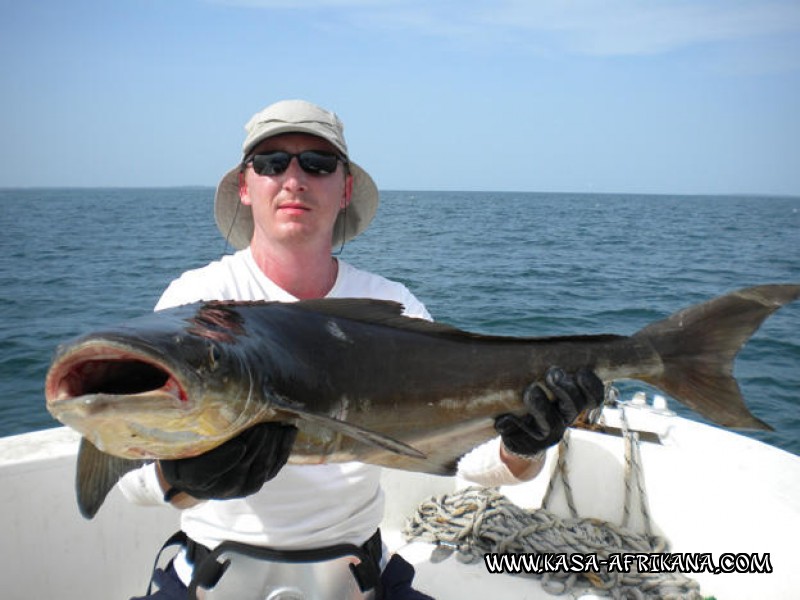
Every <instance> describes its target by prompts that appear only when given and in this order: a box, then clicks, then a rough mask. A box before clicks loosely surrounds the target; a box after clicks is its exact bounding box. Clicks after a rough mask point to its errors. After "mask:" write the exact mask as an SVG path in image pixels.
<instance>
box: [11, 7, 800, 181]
mask: <svg viewBox="0 0 800 600" xmlns="http://www.w3.org/2000/svg"><path fill="white" fill-rule="evenodd" d="M0 86H2V94H0V106H1V107H2V110H0V136H1V137H0V152H1V153H2V154H1V155H0V159H1V160H0V186H1V187H13V186H112V185H113V186H170V185H215V184H216V182H217V180H218V178H219V177H220V176H221V175H222V174H223V172H224V171H225V170H226V169H227V168H229V167H230V166H232V165H233V164H235V163H236V161H237V160H238V159H239V152H240V145H241V141H242V139H243V129H242V127H243V125H244V123H245V122H246V121H247V120H248V119H249V117H250V116H251V115H252V114H253V113H254V112H256V111H257V110H259V109H260V108H262V107H263V106H265V105H266V104H269V103H271V102H272V101H275V100H279V99H283V98H305V99H308V100H311V101H314V102H317V103H320V104H322V105H324V106H326V107H328V108H331V109H333V110H335V111H336V112H337V113H339V115H340V116H341V117H342V119H343V120H344V122H345V124H346V134H347V138H348V143H349V145H350V149H351V155H352V157H353V158H354V159H355V160H356V161H357V162H359V163H360V164H362V166H364V167H366V168H367V170H368V171H370V173H371V174H372V175H373V177H374V178H375V179H376V181H377V182H378V185H379V187H381V188H382V189H404V190H494V191H517V190H518V191H565V192H621V193H627V192H631V193H674V194H693V193H698V194H712V193H721V194H724V193H764V194H790V195H800V1H798V0H776V1H771V0H691V1H684V0H675V1H671V2H657V1H654V0H650V1H644V0H640V1H633V0H607V1H599V0H570V1H569V2H567V1H564V0H561V1H557V0H538V1H537V0H496V1H489V0H485V1H479V0H458V1H450V0H441V1H434V0H295V1H292V0H263V1H259V0H71V1H69V2H65V1H63V0H31V1H24V0H11V1H9V0H0Z"/></svg>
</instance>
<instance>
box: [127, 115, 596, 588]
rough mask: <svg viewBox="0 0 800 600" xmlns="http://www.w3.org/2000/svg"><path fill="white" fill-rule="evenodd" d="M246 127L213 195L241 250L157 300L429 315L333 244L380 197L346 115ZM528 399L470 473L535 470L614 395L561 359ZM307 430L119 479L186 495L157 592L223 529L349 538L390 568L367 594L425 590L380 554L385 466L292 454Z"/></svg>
mask: <svg viewBox="0 0 800 600" xmlns="http://www.w3.org/2000/svg"><path fill="white" fill-rule="evenodd" d="M245 130H246V132H247V136H246V139H245V142H244V145H243V159H242V161H241V162H240V163H239V165H237V166H236V167H235V168H233V169H232V170H230V171H229V172H228V173H227V174H226V175H225V176H224V177H223V178H222V180H221V182H220V184H219V186H218V188H217V193H216V198H215V215H216V220H217V225H218V227H219V229H220V231H221V232H222V234H223V235H224V236H225V237H226V239H227V240H229V242H230V243H231V244H232V245H233V246H234V247H235V248H237V249H238V252H236V253H235V254H233V255H231V256H225V257H223V258H222V259H221V260H219V261H216V262H213V263H211V264H209V265H207V266H206V267H204V268H201V269H198V270H195V271H189V272H187V273H184V274H183V275H182V276H181V277H180V278H178V279H177V280H175V281H173V282H172V283H171V284H170V286H169V287H168V288H167V290H166V291H165V292H164V294H163V296H162V297H161V299H160V301H159V302H158V305H157V306H156V310H159V309H163V308H167V307H170V306H175V305H180V304H186V303H190V302H196V301H199V300H277V301H282V302H292V301H296V300H299V299H309V298H324V297H369V298H376V299H385V300H394V301H397V302H400V303H401V304H403V306H404V307H405V314H407V315H409V316H413V317H418V318H424V319H430V315H429V314H428V311H427V310H426V309H425V307H424V306H423V304H422V303H421V302H420V301H419V300H417V299H416V298H415V297H414V296H413V295H412V294H411V292H409V290H408V289H406V288H405V286H403V285H401V284H399V283H396V282H392V281H389V280H387V279H384V278H383V277H380V276H378V275H375V274H372V273H367V272H364V271H360V270H358V269H356V268H355V267H353V266H351V265H349V264H348V263H346V262H345V261H342V260H339V259H336V258H334V257H333V256H332V255H331V248H332V247H333V248H336V247H339V246H340V245H341V244H343V243H344V242H346V241H347V240H350V239H352V238H354V237H355V236H356V235H358V234H359V233H361V232H362V231H364V230H365V229H366V228H367V226H368V225H369V223H370V221H371V220H372V218H373V216H374V215H375V212H376V210H377V205H378V190H377V187H376V186H375V183H374V182H373V180H372V178H371V177H370V176H369V175H368V174H367V173H366V171H364V170H363V169H362V168H361V167H360V166H359V165H357V164H356V163H354V162H353V161H351V160H350V156H349V153H348V149H347V145H346V143H345V139H344V134H343V125H342V123H341V121H340V120H339V118H338V117H337V116H336V115H335V114H333V113H331V112H328V111H326V110H324V109H322V108H320V107H318V106H315V105H313V104H310V103H308V102H304V101H299V100H290V101H283V102H278V103H276V104H273V105H271V106H268V107H267V108H265V109H264V110H262V111H261V112H259V113H257V114H256V115H255V116H254V117H253V118H252V119H251V120H250V121H249V122H248V123H247V125H246V126H245ZM548 396H550V397H551V398H553V400H550V399H549V398H548ZM524 400H525V402H526V404H527V405H528V406H529V407H530V408H531V412H532V414H534V413H535V414H544V415H545V418H544V419H539V420H537V419H534V418H533V416H530V417H526V418H518V417H515V416H512V415H504V416H501V417H499V418H498V419H497V422H496V428H497V430H498V432H499V433H500V434H501V436H502V443H501V442H500V440H499V439H497V440H495V441H493V442H490V443H489V444H486V445H485V446H484V447H480V448H479V449H476V450H475V451H473V452H472V453H470V454H469V455H467V457H465V458H464V459H462V464H461V468H460V472H461V474H462V475H465V476H466V477H468V478H470V479H472V480H475V481H477V482H479V483H486V484H492V485H494V484H498V483H510V482H514V481H519V480H522V479H530V478H532V477H534V476H535V475H536V474H537V473H538V471H539V470H540V469H541V465H542V460H541V459H542V456H543V454H542V451H543V450H544V449H545V448H547V447H548V446H550V445H552V444H554V443H556V442H557V441H558V440H559V439H560V438H561V436H562V434H563V432H564V430H565V428H566V427H567V426H568V425H569V424H570V423H571V422H572V420H573V419H574V418H575V416H576V415H577V414H578V413H579V412H580V411H581V410H582V409H583V408H585V407H587V406H596V405H597V404H599V402H600V401H601V400H602V384H601V383H600V382H599V380H597V378H596V377H595V376H594V375H593V374H591V373H579V374H576V375H575V376H567V375H566V374H564V373H563V372H561V371H560V370H558V369H552V370H551V371H550V373H548V377H547V381H546V382H543V383H541V384H539V385H532V386H531V388H529V390H528V392H527V393H526V394H525V399H524ZM295 434H296V429H295V428H294V427H293V426H291V425H285V424H280V423H269V424H262V425H258V426H256V427H254V428H252V429H250V430H248V431H247V432H245V433H244V434H242V435H240V436H239V437H237V438H235V439H233V440H231V441H230V442H228V443H226V444H224V445H222V446H220V447H219V448H216V449H215V450H212V451H210V452H209V453H207V454H204V455H202V456H199V457H196V458H192V459H185V460H179V461H160V462H158V463H156V464H154V465H149V466H147V467H144V468H143V469H140V470H139V471H136V472H133V473H130V474H128V475H127V476H126V477H125V478H124V479H123V480H122V481H121V482H120V487H121V489H122V491H123V493H124V494H125V495H126V497H128V498H129V499H130V500H131V501H133V502H137V503H144V504H147V503H150V504H158V503H165V502H169V503H171V504H172V505H174V506H176V507H178V508H182V509H184V510H183V512H182V514H181V528H182V530H183V532H185V534H186V535H187V536H188V538H189V541H186V542H185V547H184V548H183V549H182V550H181V551H180V552H179V554H178V556H177V557H176V558H175V559H174V561H172V562H171V563H170V566H169V568H168V569H167V571H162V570H158V571H157V572H156V580H157V581H156V583H157V584H158V586H159V588H160V589H159V591H158V592H156V593H155V594H152V595H149V596H147V598H151V599H154V600H155V599H158V600H167V599H171V598H185V597H186V593H187V592H186V585H187V584H189V583H190V581H191V579H192V576H193V572H194V575H195V576H197V571H198V569H199V565H200V564H201V562H202V561H203V559H204V558H205V557H206V556H207V555H208V553H209V551H210V550H213V549H214V548H216V547H218V546H219V545H220V544H222V543H223V542H225V541H234V542H239V543H244V544H249V545H251V546H253V547H255V548H269V549H271V550H270V551H273V550H274V551H276V552H278V553H284V554H282V555H281V556H284V557H290V556H294V554H292V553H293V552H296V551H303V552H306V554H305V555H304V556H305V557H306V558H307V557H308V552H311V556H312V557H313V552H314V551H315V550H318V549H320V548H323V549H327V548H330V547H331V546H335V545H339V544H349V545H352V546H353V547H356V548H360V549H362V550H364V552H365V553H366V556H367V559H365V560H366V561H367V562H370V561H371V562H374V566H375V567H376V568H377V569H378V570H380V569H381V568H383V573H382V576H380V581H378V580H374V578H373V580H372V581H367V582H366V583H365V582H363V581H360V582H359V587H361V588H363V589H364V591H365V595H364V596H363V597H364V598H366V597H370V596H369V594H371V593H374V592H375V591H376V590H377V591H379V593H380V594H382V597H384V598H386V599H387V600H392V599H400V598H403V599H409V600H412V599H415V598H419V599H422V598H427V596H425V595H424V594H421V593H419V592H416V591H414V590H413V589H412V588H411V585H410V581H411V577H412V575H413V569H411V567H410V565H408V564H407V563H404V561H402V559H400V557H392V559H391V560H388V557H384V556H383V555H382V554H383V551H382V548H381V544H380V538H379V536H378V535H376V531H377V527H378V524H379V522H380V521H381V518H382V512H383V497H382V492H381V490H380V485H379V477H380V469H379V468H378V467H375V466H372V465H366V464H361V463H347V464H331V465H315V466H296V465H286V466H284V465H285V463H286V461H287V459H288V456H289V453H290V451H291V446H292V443H293V441H294V437H295ZM322 554H326V553H322ZM320 556H321V555H320ZM326 556H327V554H326ZM287 560H288V559H287ZM387 561H388V564H387ZM307 562H308V561H307ZM311 562H312V563H314V561H311ZM319 562H320V563H323V562H324V561H323V560H320V561H319ZM297 568H299V569H307V572H306V573H305V574H304V575H303V577H304V578H305V579H306V580H307V583H308V584H309V585H313V584H314V582H313V581H308V580H313V579H314V578H315V577H316V575H315V574H314V573H315V571H313V568H312V567H308V566H303V567H297ZM333 568H339V567H333ZM264 569H267V566H266V564H265V566H264ZM232 571H235V569H232ZM376 572H378V571H376ZM282 576H289V575H288V571H286V572H284V573H283V575H282V574H281V573H278V574H276V575H274V577H273V576H270V577H272V579H275V581H270V582H269V584H268V585H273V584H274V585H275V586H278V585H280V584H281V581H278V579H280V578H281V577H282ZM347 576H348V577H349V574H348V575H347ZM225 577H231V576H229V575H225ZM222 581H225V580H222ZM259 585H261V584H259ZM267 589H271V588H267ZM309 589H311V588H309ZM257 591H258V590H257ZM264 595H265V594H263V593H262V595H261V596H259V597H264ZM336 595H337V594H336V591H334V590H331V591H330V596H331V597H335V596H336Z"/></svg>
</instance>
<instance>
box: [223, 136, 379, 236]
mask: <svg viewBox="0 0 800 600" xmlns="http://www.w3.org/2000/svg"><path fill="white" fill-rule="evenodd" d="M296 130H297V129H296V128H295V129H293V131H296ZM349 166H350V173H351V174H352V176H353V194H352V196H351V198H350V204H349V205H348V206H347V208H346V209H343V210H342V211H341V212H340V213H339V216H338V217H337V218H336V223H335V225H334V227H333V239H332V240H331V248H337V247H339V246H341V245H342V244H344V243H345V242H348V241H350V240H352V239H353V238H354V237H356V236H357V235H358V234H360V233H361V232H362V231H364V230H365V229H366V228H367V227H368V226H369V224H370V222H371V221H372V219H373V218H374V217H375V213H376V212H377V211H378V201H379V193H378V187H377V186H376V185H375V182H374V181H373V180H372V177H370V176H369V173H367V172H366V171H365V170H364V169H362V168H361V167H359V166H358V165H357V164H356V163H354V162H351V163H349ZM240 170H241V168H240V166H239V165H237V166H236V167H234V168H233V169H231V170H230V171H228V172H227V173H226V174H225V175H224V176H223V178H222V179H221V180H220V182H219V185H218V186H217V192H216V194H215V196H214V219H215V220H216V222H217V228H218V229H219V231H220V233H221V234H222V237H224V238H225V239H226V240H227V242H228V243H229V244H230V245H231V246H233V247H234V248H236V249H237V250H242V249H243V248H246V247H247V246H249V245H250V241H251V240H252V239H253V230H254V225H253V212H252V210H251V209H250V207H249V206H247V205H245V204H242V202H241V199H240V197H239V173H240Z"/></svg>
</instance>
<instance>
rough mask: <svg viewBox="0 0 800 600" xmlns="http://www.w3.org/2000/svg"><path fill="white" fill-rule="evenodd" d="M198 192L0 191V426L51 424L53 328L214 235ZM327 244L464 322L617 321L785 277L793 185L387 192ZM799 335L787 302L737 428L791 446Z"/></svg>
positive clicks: (150, 300) (798, 226) (754, 352)
mask: <svg viewBox="0 0 800 600" xmlns="http://www.w3.org/2000/svg"><path fill="white" fill-rule="evenodd" d="M212 203H213V190H212V189H210V188H170V189H43V190H36V189H30V190H27V189H26V190H0V231H2V237H0V435H11V434H16V433H22V432H26V431H32V430H37V429H44V428H49V427H54V426H57V425H58V424H57V423H56V422H55V421H54V420H53V419H52V418H51V417H50V416H49V414H48V413H47V411H46V410H45V406H44V397H43V391H42V390H43V382H44V377H45V373H46V371H47V368H48V365H49V362H50V359H51V357H52V354H53V351H54V350H55V348H56V346H57V345H58V344H59V343H61V342H64V341H66V340H68V339H70V338H71V337H73V336H76V335H79V334H81V333H84V332H87V331H90V330H92V329H95V328H97V327H101V326H104V325H107V324H110V323H114V322H118V321H121V320H124V319H127V318H130V317H134V316H137V315H139V314H141V313H143V312H146V311H150V310H152V307H153V305H154V304H155V302H156V300H157V299H158V297H159V295H160V293H161V291H162V290H163V289H164V287H165V286H166V285H167V284H168V282H169V281H170V280H171V279H173V278H174V277H177V276H178V275H179V274H180V273H181V272H182V271H184V270H186V269H190V268H194V267H199V266H202V265H204V264H206V263H207V262H209V261H211V260H214V259H215V258H217V257H219V256H220V255H221V254H223V253H226V252H230V251H231V249H230V248H228V247H226V244H225V242H224V240H223V239H222V238H221V237H220V235H219V234H218V232H217V230H216V227H215V226H214V223H213V217H212ZM341 257H342V258H343V259H345V260H348V261H350V262H352V263H353V264H355V265H356V266H359V267H361V268H365V269H368V270H373V271H376V272H379V273H381V274H383V275H385V276H387V277H389V278H392V279H397V280H400V281H402V282H404V283H406V284H407V285H408V286H409V287H410V288H411V289H412V290H413V291H414V292H415V294H416V295H417V296H418V297H419V298H420V299H421V300H422V301H423V302H425V303H426V305H427V306H428V308H429V310H430V311H431V313H432V314H433V316H434V318H436V319H437V320H438V321H443V322H447V323H451V324H453V325H456V326H458V327H462V328H465V329H468V330H472V331H476V332H482V333H494V334H503V335H524V336H547V335H563V334H584V333H585V334H590V333H620V334H631V333H633V332H635V331H636V330H637V329H639V328H641V327H643V326H644V325H646V324H648V323H649V322H651V321H653V320H656V319H660V318H663V317H665V316H667V315H669V314H671V313H672V312H674V311H676V310H678V309H681V308H684V307H686V306H688V305H690V304H693V303H696V302H701V301H703V300H706V299H709V298H711V297H713V296H716V295H719V294H722V293H725V292H727V291H730V290H733V289H736V288H739V287H744V286H748V285H754V284H759V283H777V282H794V283H797V282H800V198H787V197H776V198H773V197H733V196H714V197H710V196H702V197H691V196H677V197H673V196H637V195H614V194H603V195H595V194H547V193H502V192H470V193H464V192H399V191H387V192H383V193H382V203H381V207H380V210H379V213H378V216H377V217H376V220H375V221H374V223H373V225H372V226H371V227H370V229H369V230H367V232H365V233H364V234H362V235H361V236H360V237H359V238H357V239H356V240H354V241H352V242H350V243H349V244H347V245H346V246H345V248H344V249H343V251H342V253H341ZM799 334H800V302H796V303H795V304H793V305H790V306H787V307H785V308H784V309H782V310H781V311H779V312H778V313H776V314H775V315H773V316H772V317H771V318H770V319H769V320H767V322H766V323H765V324H764V326H763V327H762V328H761V330H759V332H757V333H756V335H755V336H754V337H753V339H752V340H751V341H750V342H749V343H748V344H747V345H746V346H745V347H744V349H743V350H742V352H741V353H740V355H739V358H738V359H737V362H736V365H735V370H734V373H735V375H736V377H737V379H738V380H739V382H740V385H741V387H742V390H743V393H744V395H745V398H746V399H747V401H748V404H749V406H750V407H751V410H752V411H753V412H754V413H755V414H756V415H757V416H758V417H760V418H761V419H763V420H765V421H767V422H768V423H770V424H771V425H772V426H773V427H774V428H775V431H774V432H763V433H762V432H755V433H748V434H747V435H752V436H753V437H756V438H758V439H760V440H762V441H766V442H768V443H771V444H774V445H777V446H779V447H781V448H784V449H786V450H788V451H790V452H793V453H795V454H800V410H798V407H799V406H800V341H798V335H799ZM622 388H623V391H624V392H626V393H631V392H632V391H634V390H637V389H648V388H646V386H644V385H643V384H637V383H625V384H623V385H622ZM649 391H652V390H649ZM670 407H671V408H673V409H675V410H677V411H678V412H679V413H680V414H682V415H684V416H688V417H690V418H694V419H697V420H702V418H700V417H698V416H697V415H695V414H694V413H691V412H690V411H688V410H686V409H683V408H682V407H680V406H679V405H678V403H677V402H676V401H674V400H670Z"/></svg>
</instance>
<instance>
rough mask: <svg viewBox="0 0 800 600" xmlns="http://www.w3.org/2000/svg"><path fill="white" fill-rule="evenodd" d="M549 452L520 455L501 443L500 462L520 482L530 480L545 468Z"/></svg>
mask: <svg viewBox="0 0 800 600" xmlns="http://www.w3.org/2000/svg"><path fill="white" fill-rule="evenodd" d="M546 456H547V450H544V449H543V450H539V451H538V452H536V453H535V454H519V453H517V452H514V451H512V450H509V449H508V448H507V447H506V445H505V444H504V443H502V442H501V443H500V460H502V461H503V463H505V465H506V467H507V468H508V470H509V471H511V474H512V475H514V477H516V478H517V479H520V480H529V479H533V478H534V477H536V475H538V474H539V472H540V471H541V470H542V467H543V466H544V462H545V458H546Z"/></svg>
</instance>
